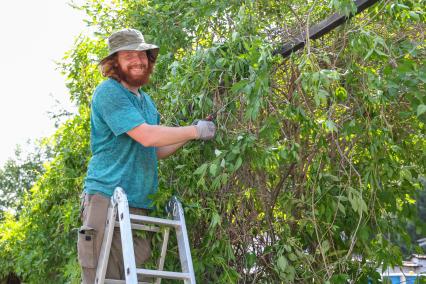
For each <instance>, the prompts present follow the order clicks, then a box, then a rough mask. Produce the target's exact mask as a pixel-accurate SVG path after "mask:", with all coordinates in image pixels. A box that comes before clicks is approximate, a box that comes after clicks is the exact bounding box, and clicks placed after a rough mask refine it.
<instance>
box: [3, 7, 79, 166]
mask: <svg viewBox="0 0 426 284" xmlns="http://www.w3.org/2000/svg"><path fill="white" fill-rule="evenodd" d="M69 2H70V1H69V0H67V1H65V0H38V1H34V0H22V1H2V3H1V4H0V54H1V60H0V86H1V87H0V166H2V165H3V164H4V162H5V161H6V160H7V159H8V158H9V157H12V158H13V156H14V152H15V148H16V145H17V144H21V145H25V143H26V141H27V140H28V139H31V140H35V139H38V138H41V137H45V136H50V135H52V134H53V133H54V132H55V126H54V121H53V120H51V119H50V118H49V115H48V112H55V111H56V112H58V111H59V110H61V109H65V110H68V111H71V112H75V106H73V104H72V103H71V102H70V100H69V92H68V90H67V88H66V86H65V77H64V76H63V75H61V73H60V71H59V70H57V66H56V64H55V61H59V60H60V59H61V58H62V57H63V55H64V53H65V52H66V51H68V50H70V49H71V48H72V46H73V43H74V40H75V38H76V37H77V36H78V35H79V34H80V33H85V34H86V31H87V27H86V24H85V23H84V22H83V19H84V12H82V11H79V10H75V9H73V8H72V7H70V6H69V5H68V4H67V3H69Z"/></svg>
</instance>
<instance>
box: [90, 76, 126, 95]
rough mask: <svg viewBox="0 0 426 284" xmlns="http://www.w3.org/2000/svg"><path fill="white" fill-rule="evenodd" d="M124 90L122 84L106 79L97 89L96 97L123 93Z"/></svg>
mask: <svg viewBox="0 0 426 284" xmlns="http://www.w3.org/2000/svg"><path fill="white" fill-rule="evenodd" d="M123 91H124V90H123V88H121V87H120V83H119V82H117V81H115V80H114V79H106V80H104V81H102V82H101V83H100V84H99V85H98V86H97V87H96V89H95V92H94V95H97V94H103V93H109V92H114V93H117V92H119V93H121V92H123Z"/></svg>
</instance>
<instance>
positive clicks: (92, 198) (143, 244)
mask: <svg viewBox="0 0 426 284" xmlns="http://www.w3.org/2000/svg"><path fill="white" fill-rule="evenodd" d="M109 204H110V199H109V198H108V197H105V196H103V195H100V194H84V196H83V197H82V212H81V220H82V223H83V225H82V227H81V228H80V229H79V233H78V240H77V250H78V261H79V263H80V266H81V267H82V277H83V281H82V283H83V284H93V283H95V277H96V268H97V265H98V258H99V254H100V250H101V245H102V241H103V238H104V230H105V224H106V218H107V212H108V206H109ZM130 213H132V214H138V215H146V213H147V210H145V209H140V208H130ZM133 243H134V249H135V259H136V266H137V267H140V266H141V264H143V263H144V262H145V261H146V260H147V259H148V258H149V257H150V256H151V240H150V238H148V239H142V238H139V237H136V236H134V235H133ZM106 278H107V279H118V280H119V279H121V280H124V279H125V278H124V264H123V253H122V248H121V237H120V231H119V228H115V229H114V234H113V238H112V243H111V252H110V256H109V261H108V267H107V271H106ZM145 281H146V280H145Z"/></svg>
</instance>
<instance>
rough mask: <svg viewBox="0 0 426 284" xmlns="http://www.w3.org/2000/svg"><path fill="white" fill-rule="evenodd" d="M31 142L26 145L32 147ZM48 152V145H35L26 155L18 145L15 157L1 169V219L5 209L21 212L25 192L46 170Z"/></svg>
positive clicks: (15, 212)
mask: <svg viewBox="0 0 426 284" xmlns="http://www.w3.org/2000/svg"><path fill="white" fill-rule="evenodd" d="M30 144H31V142H30V141H28V143H27V145H26V147H27V148H30ZM47 152H48V151H47V147H44V146H42V147H39V146H37V145H33V149H32V150H30V151H28V154H27V155H25V154H24V153H23V151H22V147H21V146H19V145H18V146H17V147H16V150H15V157H14V158H10V159H8V160H7V161H6V163H5V164H4V166H3V168H2V169H0V219H3V214H4V213H3V212H4V211H9V212H13V213H14V214H18V213H19V211H20V210H21V207H22V202H23V196H24V194H25V193H26V192H27V191H28V190H29V189H30V188H31V187H32V186H33V185H34V183H35V181H36V180H37V179H38V178H39V177H40V176H41V175H42V174H43V172H44V168H43V162H44V161H47V155H48V154H47Z"/></svg>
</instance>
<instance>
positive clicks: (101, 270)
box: [95, 201, 117, 284]
mask: <svg viewBox="0 0 426 284" xmlns="http://www.w3.org/2000/svg"><path fill="white" fill-rule="evenodd" d="M111 205H112V206H110V207H109V208H108V216H107V221H106V229H105V233H104V239H103V241H102V245H101V252H100V255H99V260H98V269H97V270H96V278H95V279H96V280H95V283H96V284H98V283H104V282H105V274H106V270H107V267H108V260H109V253H110V251H111V242H112V237H113V233H114V224H115V218H116V215H117V209H116V207H115V206H114V201H112V202H111Z"/></svg>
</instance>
